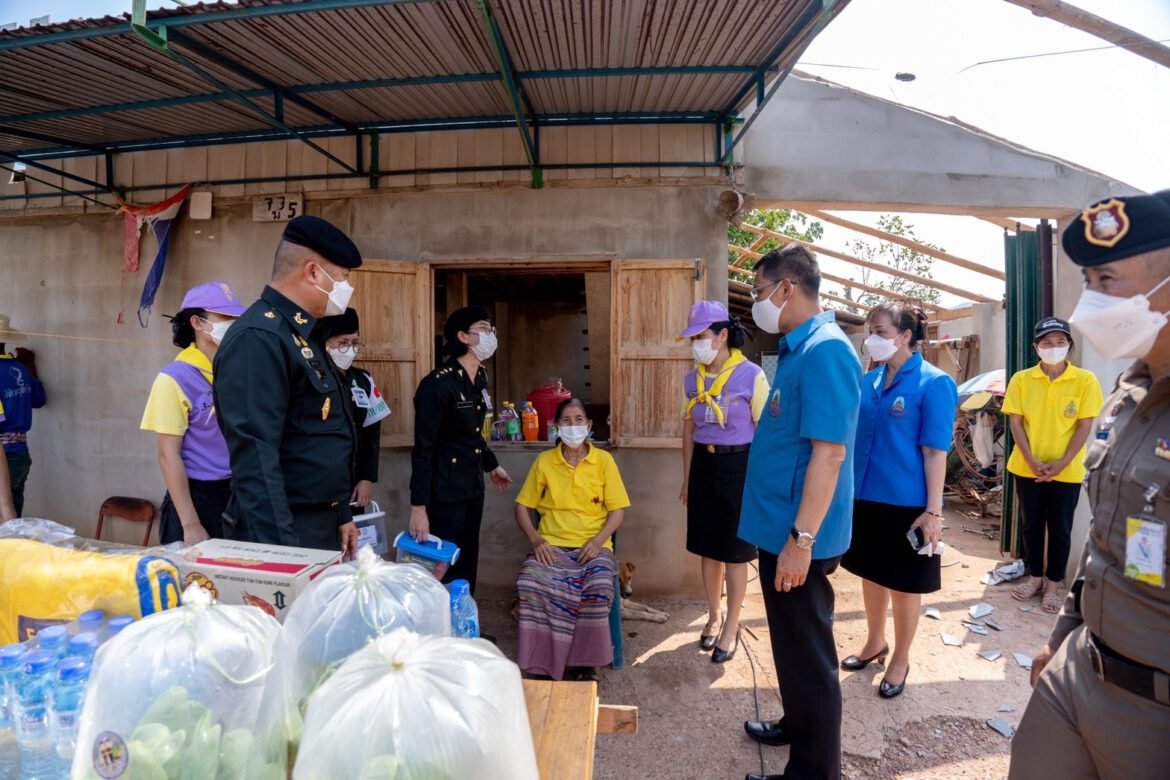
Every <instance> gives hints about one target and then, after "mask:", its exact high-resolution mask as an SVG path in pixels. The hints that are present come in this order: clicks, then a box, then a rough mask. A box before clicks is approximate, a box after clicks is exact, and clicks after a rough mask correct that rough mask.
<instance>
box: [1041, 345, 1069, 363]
mask: <svg viewBox="0 0 1170 780" xmlns="http://www.w3.org/2000/svg"><path fill="white" fill-rule="evenodd" d="M1036 353H1037V354H1038V355H1040V359H1041V360H1042V361H1044V362H1045V363H1047V364H1048V365H1050V366H1058V365H1060V364H1061V363H1063V362H1064V359H1065V358H1066V357H1068V345H1067V344H1066V345H1065V346H1063V347H1037V348H1036Z"/></svg>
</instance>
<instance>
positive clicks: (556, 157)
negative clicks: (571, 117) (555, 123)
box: [517, 127, 570, 181]
mask: <svg viewBox="0 0 1170 780" xmlns="http://www.w3.org/2000/svg"><path fill="white" fill-rule="evenodd" d="M569 129H570V128H567V127H544V128H541V130H540V158H541V162H543V163H545V164H546V165H560V164H563V163H566V162H568V161H569ZM517 132H519V131H517ZM568 178H569V172H568V171H566V170H565V169H564V168H559V169H550V170H547V171H545V172H544V180H545V181H564V180H567V179H568Z"/></svg>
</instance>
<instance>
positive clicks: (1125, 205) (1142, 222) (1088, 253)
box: [1060, 190, 1170, 266]
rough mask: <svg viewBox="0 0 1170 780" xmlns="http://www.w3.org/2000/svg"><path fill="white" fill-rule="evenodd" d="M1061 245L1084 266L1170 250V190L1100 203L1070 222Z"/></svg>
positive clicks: (1128, 196)
mask: <svg viewBox="0 0 1170 780" xmlns="http://www.w3.org/2000/svg"><path fill="white" fill-rule="evenodd" d="M1060 243H1061V245H1062V246H1063V247H1064V251H1065V253H1066V254H1068V256H1069V259H1071V260H1072V261H1073V262H1074V263H1076V264H1077V265H1082V266H1093V265H1103V264H1105V263H1112V262H1113V261H1115V260H1123V259H1125V258H1127V257H1132V256H1134V255H1140V254H1144V253H1146V252H1152V251H1154V250H1155V249H1162V248H1164V247H1170V190H1162V191H1161V192H1155V193H1154V194H1153V195H1126V196H1122V197H1112V198H1106V199H1105V200H1099V201H1097V202H1096V203H1094V204H1093V205H1092V206H1090V207H1089V208H1087V209H1085V210H1084V211H1082V212H1081V213H1080V214H1078V215H1077V216H1076V218H1074V219H1073V221H1072V222H1070V223H1069V225H1068V227H1066V228H1065V229H1064V234H1063V235H1062V236H1061V237H1060Z"/></svg>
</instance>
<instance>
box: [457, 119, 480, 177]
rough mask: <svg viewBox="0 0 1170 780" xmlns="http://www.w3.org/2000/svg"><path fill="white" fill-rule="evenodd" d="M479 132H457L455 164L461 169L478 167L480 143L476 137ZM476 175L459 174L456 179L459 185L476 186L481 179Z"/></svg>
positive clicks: (469, 173)
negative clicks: (477, 159)
mask: <svg viewBox="0 0 1170 780" xmlns="http://www.w3.org/2000/svg"><path fill="white" fill-rule="evenodd" d="M478 134H479V131H478V130H456V131H454V135H455V164H456V165H458V166H459V167H460V168H471V167H472V166H474V165H477V164H478V163H477V162H476V158H477V156H478V147H479V141H478V139H477V138H476V136H477V135H478ZM477 177H478V174H476V173H471V172H468V173H457V174H455V179H456V182H457V183H458V184H474V183H475V182H477V181H478V180H479V179H478V178H477Z"/></svg>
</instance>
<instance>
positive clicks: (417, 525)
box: [410, 306, 512, 594]
mask: <svg viewBox="0 0 1170 780" xmlns="http://www.w3.org/2000/svg"><path fill="white" fill-rule="evenodd" d="M443 338H444V340H445V341H446V344H445V345H444V348H443V351H444V352H445V353H446V354H447V356H448V357H447V360H446V361H445V362H444V363H443V364H442V365H441V366H439V367H438V368H436V369H435V370H434V371H432V372H431V373H429V374H427V376H426V377H425V378H424V379H423V380H422V382H420V383H419V386H418V389H417V390H416V391H415V394H414V449H413V450H412V451H411V455H410V464H411V474H410V504H411V507H410V535H411V536H413V537H414V538H415V539H416V540H418V541H424V540H425V539H426V538H427V535H428V534H433V535H435V536H437V537H439V538H440V539H443V540H444V541H451V542H454V543H455V544H456V545H457V546H458V547H459V550H460V553H459V560H458V561H456V563H455V565H454V566H452V567H451V568H450V569H448V570H447V574H446V576H445V577H444V578H443V581H444V582H450V581H451V580H457V579H465V580H467V581H468V582H469V583H470V584H471V591H472V593H473V594H474V592H475V579H476V572H477V570H478V565H479V527H480V523H481V522H482V520H483V494H484V478H483V475H484V474H485V473H486V474H490V475H491V480H492V484H493V485H494V486H495V488H496V490H498V491H499V492H501V493H503V492H505V491H507V490H508V487H509V486H510V485H511V484H512V478H511V477H509V476H508V472H506V471H504V469H503V467H502V466H500V464H499V461H497V460H496V456H495V453H493V452H492V451H491V449H490V448H489V447H488V446H487V443H486V437H485V436H484V420H485V419H486V418H487V415H488V414H489V413H490V412H491V410H492V401H491V396H490V395H489V394H488V384H487V371H485V370H484V368H483V366H482V363H483V361H485V360H487V359H488V358H490V357H491V356H492V355H493V354H495V351H496V330H495V328H493V327H492V324H491V322H490V321H489V319H488V313H487V312H486V311H485V310H484V309H482V308H481V307H479V306H467V307H464V308H462V309H459V310H458V311H455V312H454V313H452V314H451V316H450V317H448V318H447V323H446V325H445V326H444V327H443Z"/></svg>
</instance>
